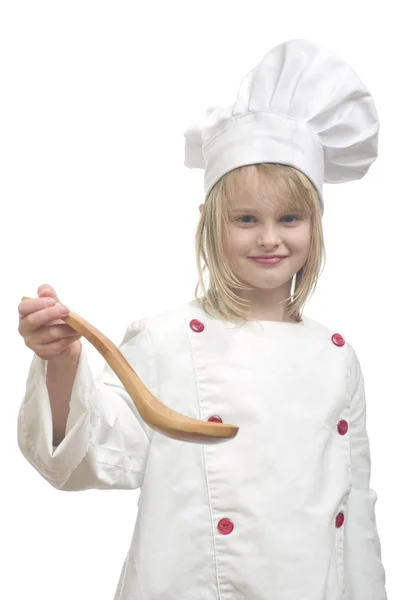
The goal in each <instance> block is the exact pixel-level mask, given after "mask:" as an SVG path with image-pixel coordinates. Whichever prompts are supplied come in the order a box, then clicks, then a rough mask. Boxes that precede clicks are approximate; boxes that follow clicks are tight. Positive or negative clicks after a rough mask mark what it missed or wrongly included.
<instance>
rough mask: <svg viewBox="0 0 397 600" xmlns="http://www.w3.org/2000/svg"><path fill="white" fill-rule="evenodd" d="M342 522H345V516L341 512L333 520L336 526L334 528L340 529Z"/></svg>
mask: <svg viewBox="0 0 397 600" xmlns="http://www.w3.org/2000/svg"><path fill="white" fill-rule="evenodd" d="M344 520H345V515H344V514H343V512H340V513H339V514H338V515H337V516H336V519H335V525H336V527H342V525H343V521H344Z"/></svg>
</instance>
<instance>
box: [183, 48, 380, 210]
mask: <svg viewBox="0 0 397 600" xmlns="http://www.w3.org/2000/svg"><path fill="white" fill-rule="evenodd" d="M378 132H379V119H378V114H377V111H376V107H375V104H374V101H373V98H372V96H371V94H370V92H369V90H368V89H367V87H366V86H365V85H364V83H363V82H362V81H361V80H360V78H359V77H358V76H357V75H356V73H355V72H354V71H353V69H352V68H351V67H350V66H349V65H348V64H347V63H346V62H345V61H344V60H343V59H342V58H340V57H339V56H338V55H336V54H335V53H334V52H332V51H330V50H328V49H327V48H324V47H322V46H320V45H318V44H316V43H314V42H311V41H308V40H302V39H298V40H289V41H286V42H284V43H282V44H280V45H278V46H276V47H275V48H273V49H272V50H271V51H270V52H268V53H267V54H266V55H265V56H264V58H263V59H262V61H261V62H260V63H259V64H258V65H257V66H255V67H254V68H253V69H252V70H251V71H250V72H249V73H248V74H247V75H246V76H245V77H244V78H243V80H242V82H241V84H240V87H239V90H238V94H237V98H236V101H235V102H234V104H232V105H231V106H229V107H226V108H223V107H211V108H209V109H207V111H206V114H205V116H204V118H203V119H201V120H200V121H199V122H196V123H194V124H192V125H191V126H190V127H189V128H188V129H187V130H186V132H185V166H186V167H189V168H200V169H204V170H205V172H204V191H205V198H207V197H208V194H209V192H210V190H211V189H212V187H213V186H214V185H215V183H216V182H217V181H219V179H221V177H222V176H223V175H225V174H226V173H228V172H229V171H231V170H233V169H236V168H237V167H241V166H243V165H250V164H257V163H261V162H265V163H281V164H285V165H290V166H293V167H295V168H297V169H299V170H300V171H302V172H303V173H304V174H305V175H306V176H307V177H308V178H309V179H310V181H311V182H312V183H313V185H314V187H315V188H316V190H317V192H318V195H319V199H320V203H321V212H322V214H323V213H324V199H323V183H324V182H325V183H343V182H345V181H351V180H355V179H361V178H362V177H363V176H364V175H365V174H366V172H367V171H368V169H369V167H370V165H371V164H372V163H373V162H374V160H375V159H376V157H377V154H378Z"/></svg>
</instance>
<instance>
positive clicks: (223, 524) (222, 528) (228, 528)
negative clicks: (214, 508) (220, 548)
mask: <svg viewBox="0 0 397 600" xmlns="http://www.w3.org/2000/svg"><path fill="white" fill-rule="evenodd" d="M233 529H234V525H233V521H231V520H230V519H221V520H220V521H219V523H218V531H219V532H220V533H223V534H224V535H228V534H229V533H231V532H232V531H233Z"/></svg>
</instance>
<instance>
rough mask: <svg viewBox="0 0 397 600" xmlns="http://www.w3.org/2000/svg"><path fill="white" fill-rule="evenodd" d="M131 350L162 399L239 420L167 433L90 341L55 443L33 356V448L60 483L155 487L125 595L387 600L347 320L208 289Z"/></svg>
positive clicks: (199, 415)
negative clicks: (230, 307)
mask: <svg viewBox="0 0 397 600" xmlns="http://www.w3.org/2000/svg"><path fill="white" fill-rule="evenodd" d="M197 322H198V323H197ZM197 324H198V325H199V326H197ZM200 324H201V325H200ZM119 349H120V350H121V352H122V353H123V354H124V356H125V357H126V358H127V360H128V361H129V363H130V364H131V366H132V367H133V368H134V370H135V371H136V373H137V374H138V376H139V377H140V378H141V379H142V381H143V382H144V384H145V385H146V387H148V389H149V390H150V391H151V392H152V393H153V394H154V395H155V396H156V397H157V398H158V399H159V400H160V401H161V402H163V403H164V404H166V405H167V406H169V407H170V408H172V409H173V410H176V411H178V412H180V413H183V414H185V415H188V416H190V417H193V418H196V419H202V420H207V419H210V418H211V417H219V419H221V420H222V421H223V422H224V423H231V424H235V425H238V426H239V427H240V430H239V432H238V434H237V436H236V437H235V438H233V439H231V440H227V441H223V442H221V443H216V444H196V443H190V442H181V441H178V440H174V439H171V438H168V437H166V436H164V435H162V434H160V433H158V432H156V431H154V430H152V429H151V428H150V427H149V426H148V425H146V423H145V422H143V421H142V419H141V417H140V415H139V413H138V412H137V410H136V407H135V405H134V403H133V402H132V400H131V398H130V396H129V395H128V394H127V392H126V390H125V388H124V386H123V385H122V384H121V382H120V380H119V379H118V377H117V376H116V375H115V373H114V372H113V371H112V369H111V368H110V367H109V366H108V365H107V363H105V367H104V370H103V372H102V373H100V375H98V376H97V377H96V378H95V379H94V377H93V375H92V372H91V369H90V366H89V364H88V360H87V353H86V349H85V347H84V343H83V348H82V354H81V358H80V363H79V367H78V371H77V375H76V380H75V384H74V387H73V391H72V396H71V401H70V412H69V417H68V421H67V426H66V436H65V438H64V440H63V441H62V442H61V444H60V445H59V446H58V447H57V448H54V447H53V446H52V418H51V407H50V403H49V396H48V392H47V387H46V367H47V361H44V360H41V359H40V358H39V357H38V356H37V355H34V357H33V360H32V364H31V367H30V371H29V375H28V379H27V385H26V395H25V397H24V399H23V402H22V406H21V408H20V411H19V415H18V445H19V448H20V450H21V452H22V453H23V455H24V456H25V457H26V459H27V460H28V461H29V462H30V463H31V464H32V465H33V467H34V468H35V469H36V470H37V471H38V472H39V473H40V474H41V475H42V477H44V478H45V479H46V480H47V481H48V482H49V483H50V484H51V485H52V486H54V487H55V488H57V489H59V490H66V491H74V490H86V489H90V488H91V489H92V488H94V489H136V488H138V487H140V488H141V494H140V499H139V507H138V514H137V520H136V524H135V529H134V533H133V537H132V541H131V547H130V550H129V552H128V554H127V556H126V558H125V562H124V565H123V568H122V572H121V575H120V579H119V583H118V586H117V590H116V593H115V596H114V600H387V596H386V591H385V579H386V578H385V571H384V568H383V565H382V558H381V547H380V542H379V537H378V532H377V525H376V518H375V510H374V506H375V503H376V500H377V495H376V493H375V492H374V491H373V490H372V489H371V488H370V487H369V485H370V470H371V459H370V449H369V442H368V436H367V431H366V399H365V391H364V382H363V376H362V372H361V368H360V363H359V360H358V358H357V356H356V353H355V351H354V349H353V348H352V346H351V345H350V344H349V342H348V341H347V340H345V339H344V337H343V335H342V334H341V332H340V331H339V332H338V331H337V332H335V331H332V330H330V329H328V328H327V327H326V326H324V325H322V324H320V323H318V322H316V321H314V320H313V319H310V318H308V317H306V316H303V321H302V322H301V323H283V322H274V321H247V322H245V323H244V324H243V325H234V324H233V323H232V322H224V321H222V320H220V319H218V318H216V315H215V314H214V313H212V314H211V316H209V315H208V314H207V313H206V312H205V311H204V310H203V309H202V308H201V306H200V304H199V302H198V301H196V300H193V301H192V302H189V303H186V304H183V305H182V306H179V307H176V308H172V309H169V310H167V311H163V312H162V313H161V314H157V315H154V316H150V317H146V318H144V319H141V320H139V321H136V322H134V323H132V324H131V325H130V326H129V327H128V328H127V330H126V333H125V335H124V338H123V340H122V342H121V344H120V346H119Z"/></svg>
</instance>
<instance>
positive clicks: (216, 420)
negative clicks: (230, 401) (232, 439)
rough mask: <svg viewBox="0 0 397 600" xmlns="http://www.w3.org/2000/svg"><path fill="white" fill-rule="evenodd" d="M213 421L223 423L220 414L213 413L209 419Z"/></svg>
mask: <svg viewBox="0 0 397 600" xmlns="http://www.w3.org/2000/svg"><path fill="white" fill-rule="evenodd" d="M208 421H210V422H211V423H223V421H222V419H221V418H220V417H218V415H213V416H212V417H210V418H209V419H208Z"/></svg>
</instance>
